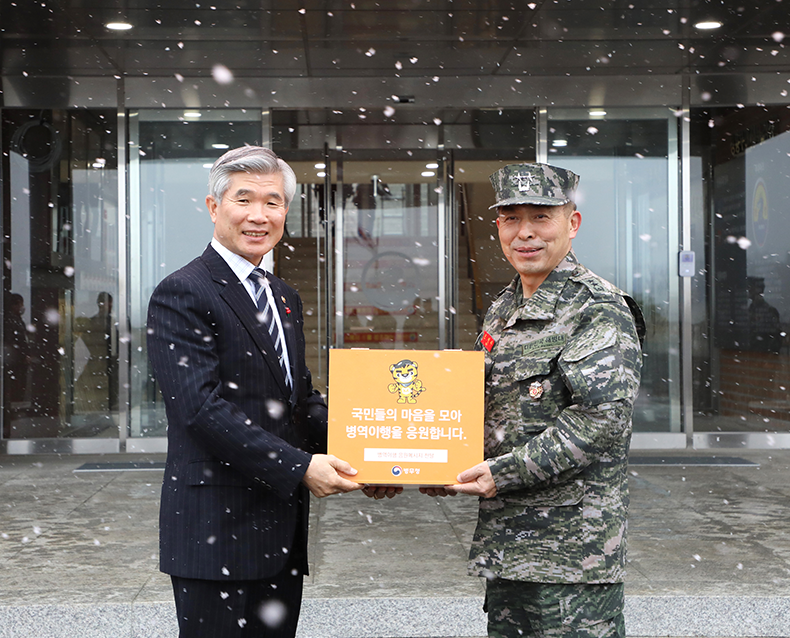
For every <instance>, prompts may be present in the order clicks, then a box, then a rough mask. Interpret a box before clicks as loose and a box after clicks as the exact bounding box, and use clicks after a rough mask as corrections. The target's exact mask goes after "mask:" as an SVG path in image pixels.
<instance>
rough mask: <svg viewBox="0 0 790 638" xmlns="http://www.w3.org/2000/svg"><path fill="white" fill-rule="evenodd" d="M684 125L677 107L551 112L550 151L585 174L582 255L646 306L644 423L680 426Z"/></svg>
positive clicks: (639, 416) (651, 428)
mask: <svg viewBox="0 0 790 638" xmlns="http://www.w3.org/2000/svg"><path fill="white" fill-rule="evenodd" d="M676 131H677V124H676V118H675V117H674V115H672V114H670V113H669V112H668V111H660V112H658V113H656V112H640V111H633V110H629V111H619V112H618V111H612V110H609V112H608V113H604V112H593V111H586V110H585V111H569V112H566V111H555V112H551V111H550V112H549V136H548V143H549V153H548V155H549V157H548V160H549V162H550V163H552V164H556V165H557V166H561V167H563V168H568V169H571V170H572V171H574V172H576V173H578V174H579V175H580V176H581V181H580V183H579V190H578V194H577V202H576V204H577V207H578V209H579V210H580V211H581V213H582V225H581V229H580V231H579V234H578V235H577V237H576V239H574V240H573V247H574V250H575V252H576V255H577V256H578V257H579V260H580V261H581V262H582V263H583V264H584V265H585V266H587V267H588V268H590V269H591V270H592V271H593V272H595V273H597V274H598V275H600V276H601V277H604V278H605V279H607V280H609V281H611V282H612V283H613V284H615V285H616V286H618V287H619V288H621V289H622V290H624V291H626V292H627V293H629V294H630V295H632V296H633V297H634V298H635V299H636V301H637V303H638V304H639V306H640V307H641V308H642V312H643V313H644V315H645V319H646V322H647V338H646V340H645V346H644V368H643V370H642V386H641V391H640V395H639V400H638V403H637V406H636V410H635V413H634V430H635V431H643V432H678V431H680V384H679V378H680V376H679V353H680V350H679V324H678V321H679V314H678V305H677V302H678V290H677V270H676V261H675V260H676V259H677V250H678V248H677V246H678V243H677V242H678V234H677V208H676V205H675V202H677V190H676V186H673V184H676V181H673V175H675V176H676V175H677V163H676V157H677V155H676V146H675V148H674V149H672V150H670V145H671V140H672V139H673V137H674V138H675V139H676ZM675 180H676V178H675ZM673 195H674V198H673Z"/></svg>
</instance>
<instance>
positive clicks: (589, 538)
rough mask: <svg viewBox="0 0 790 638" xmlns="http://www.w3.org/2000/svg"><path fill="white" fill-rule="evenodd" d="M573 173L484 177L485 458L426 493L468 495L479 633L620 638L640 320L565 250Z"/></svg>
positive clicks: (571, 230) (573, 213)
mask: <svg viewBox="0 0 790 638" xmlns="http://www.w3.org/2000/svg"><path fill="white" fill-rule="evenodd" d="M578 181H579V177H578V176H577V175H575V174H574V173H572V172H571V171H569V170H564V169H562V168H557V167H553V166H549V165H545V164H516V165H510V166H505V167H504V168H501V169H500V170H498V171H497V172H496V173H494V174H493V175H492V176H491V183H492V184H493V186H494V191H495V193H496V203H495V204H494V205H493V206H491V208H493V209H496V212H497V218H496V225H497V228H498V231H499V240H500V243H501V245H502V250H503V252H504V254H505V257H506V258H507V260H508V261H509V262H510V264H511V265H512V266H513V268H514V269H515V270H516V273H517V274H516V276H515V277H514V278H513V281H512V282H511V283H510V285H509V286H508V287H507V288H506V289H505V290H504V291H503V292H502V293H500V295H499V297H498V298H497V299H496V300H495V301H494V303H493V305H492V306H491V308H490V309H489V311H488V313H487V315H486V318H485V322H484V325H483V332H482V333H481V335H480V336H479V338H478V340H477V344H476V348H477V349H482V350H484V351H485V361H486V366H485V367H486V416H485V458H486V460H485V461H484V462H483V463H481V464H479V465H476V466H475V467H472V468H470V469H468V470H466V471H464V472H462V473H461V474H460V475H459V476H458V484H456V485H452V486H448V487H447V488H423V490H422V491H424V492H425V493H428V494H431V495H441V496H443V495H446V494H454V493H463V494H473V495H477V496H479V497H481V498H480V508H479V516H478V523H477V529H476V531H475V535H474V540H473V543H472V548H471V554H470V565H469V569H470V573H472V574H475V575H479V576H485V577H486V578H487V583H486V610H487V612H488V628H489V629H488V631H489V636H495V637H504V636H507V637H511V636H541V637H544V636H545V637H549V636H552V637H553V636H574V637H577V636H596V637H598V638H601V637H609V636H625V627H624V622H623V576H624V568H625V552H626V528H627V520H626V517H627V509H628V483H627V472H626V470H627V463H628V450H629V444H630V440H631V415H632V411H633V406H634V400H635V399H636V396H637V392H638V390H639V380H640V370H641V338H642V335H643V334H644V321H643V319H642V315H641V312H640V311H639V309H638V307H637V305H636V303H635V302H634V301H633V300H632V299H631V298H630V297H628V296H627V295H626V294H624V293H623V292H622V291H620V290H618V289H617V288H616V287H615V286H613V285H612V284H610V283H609V282H607V281H605V280H604V279H601V278H600V277H598V276H597V275H595V274H594V273H592V272H591V271H589V270H588V269H587V268H585V267H584V266H583V265H581V264H580V263H579V261H578V259H577V258H576V255H575V254H574V252H573V250H572V247H571V242H572V240H573V238H574V237H575V236H576V234H577V232H578V231H579V226H580V224H581V213H579V211H577V210H576V206H575V204H574V192H575V189H576V186H577V184H578Z"/></svg>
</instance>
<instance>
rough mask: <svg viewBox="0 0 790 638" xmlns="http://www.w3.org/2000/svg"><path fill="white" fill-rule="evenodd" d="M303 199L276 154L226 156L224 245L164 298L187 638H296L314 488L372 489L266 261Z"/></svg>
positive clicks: (169, 517)
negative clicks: (339, 430)
mask: <svg viewBox="0 0 790 638" xmlns="http://www.w3.org/2000/svg"><path fill="white" fill-rule="evenodd" d="M295 191H296V177H295V175H294V173H293V171H292V170H291V168H290V167H289V166H288V165H287V164H286V163H285V162H284V161H283V160H281V159H279V158H278V157H277V156H276V155H275V154H274V153H272V152H271V151H269V150H268V149H265V148H260V147H251V146H245V147H242V148H238V149H234V150H232V151H228V152H227V153H225V154H224V155H223V156H222V157H220V158H219V159H218V160H217V161H216V163H215V164H214V166H213V167H212V169H211V172H210V175H209V193H210V194H209V195H208V196H207V197H206V205H207V207H208V210H209V213H210V215H211V220H212V222H213V223H214V237H213V238H212V240H211V244H210V245H209V246H208V247H207V248H206V250H205V251H204V252H203V254H202V255H201V256H200V257H197V258H196V259H195V260H193V261H192V262H190V263H189V264H187V265H186V266H184V267H183V268H181V269H180V270H178V271H176V272H174V273H173V274H171V275H169V276H168V277H166V278H165V279H164V280H163V281H162V282H161V283H160V284H159V286H157V288H156V290H155V291H154V293H153V296H152V297H151V302H150V305H149V310H148V349H149V356H150V359H151V364H152V366H153V370H154V374H155V376H156V379H157V381H158V382H159V385H160V387H161V390H162V396H163V398H164V401H165V407H166V409H167V419H168V455H167V464H166V469H165V473H164V484H163V487H162V504H161V512H160V568H161V570H162V571H163V572H165V573H167V574H170V575H171V578H172V582H173V591H174V594H175V601H176V611H177V614H178V622H179V628H180V636H181V638H185V637H187V636H189V638H195V637H198V636H206V637H208V636H211V637H214V636H223V638H228V637H231V636H240V637H241V636H277V637H286V636H294V635H295V633H296V625H297V620H298V615H299V608H300V605H301V597H302V578H303V575H304V574H305V573H306V572H307V552H306V540H307V514H308V504H309V493H308V491H309V492H312V493H313V494H314V495H315V496H318V497H323V496H327V495H330V494H338V493H341V492H348V491H352V490H355V489H359V487H361V486H360V485H359V484H357V483H355V482H353V481H352V480H349V479H350V477H352V476H353V475H354V474H355V473H356V470H354V469H353V468H352V467H351V466H350V465H349V464H348V463H346V462H345V461H342V460H340V459H337V458H335V457H333V456H327V455H325V454H321V451H323V450H324V448H325V445H326V404H325V403H324V401H323V400H322V398H321V396H320V394H319V393H318V392H317V391H315V390H314V389H313V387H312V383H311V378H310V372H309V370H307V368H306V367H305V361H304V350H305V343H304V334H303V331H302V326H303V318H302V303H301V300H300V298H299V295H298V294H297V292H296V291H295V290H294V289H293V288H291V287H289V286H287V285H286V284H285V283H284V282H283V281H282V280H280V279H278V278H277V277H274V276H273V275H272V274H271V273H266V272H264V271H263V270H262V269H261V268H260V265H261V260H262V258H263V256H264V255H265V254H266V253H268V252H269V251H270V250H272V248H274V246H275V245H276V244H277V242H278V241H279V240H280V238H281V237H282V234H283V227H284V224H285V215H286V213H287V212H288V205H289V203H290V202H291V199H292V198H293V196H294V193H295Z"/></svg>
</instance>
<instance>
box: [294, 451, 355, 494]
mask: <svg viewBox="0 0 790 638" xmlns="http://www.w3.org/2000/svg"><path fill="white" fill-rule="evenodd" d="M356 473H357V471H356V470H355V469H354V468H353V467H351V465H350V464H349V463H348V462H346V461H343V460H342V459H339V458H337V457H336V456H333V455H331V454H329V455H327V454H313V458H312V459H311V460H310V465H308V466H307V472H305V474H304V476H303V477H302V483H304V484H305V485H306V486H307V489H309V490H310V492H311V493H312V494H313V496H317V497H318V498H323V497H324V496H329V495H330V494H341V493H343V492H353V491H354V490H358V489H361V488H362V485H361V484H359V483H355V482H354V481H349V480H348V479H347V478H344V477H343V476H342V475H343V474H345V475H346V476H354V475H355V474H356Z"/></svg>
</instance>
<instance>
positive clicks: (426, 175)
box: [420, 171, 436, 177]
mask: <svg viewBox="0 0 790 638" xmlns="http://www.w3.org/2000/svg"><path fill="white" fill-rule="evenodd" d="M420 175H422V176H423V177H433V176H434V175H436V173H434V172H433V171H423V172H422V173H420Z"/></svg>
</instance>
